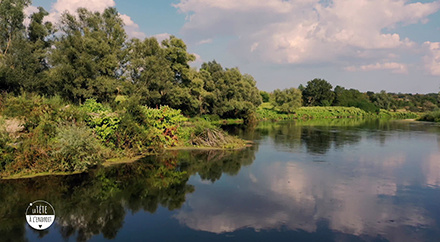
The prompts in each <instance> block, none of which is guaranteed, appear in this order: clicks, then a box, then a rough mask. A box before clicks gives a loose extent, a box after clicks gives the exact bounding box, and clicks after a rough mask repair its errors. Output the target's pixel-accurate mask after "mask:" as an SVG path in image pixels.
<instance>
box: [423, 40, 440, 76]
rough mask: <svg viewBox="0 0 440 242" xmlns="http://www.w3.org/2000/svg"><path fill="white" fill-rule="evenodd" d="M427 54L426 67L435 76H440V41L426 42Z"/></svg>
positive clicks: (425, 58)
mask: <svg viewBox="0 0 440 242" xmlns="http://www.w3.org/2000/svg"><path fill="white" fill-rule="evenodd" d="M423 46H424V47H425V48H426V49H427V52H428V53H427V55H426V56H425V57H424V58H423V59H424V61H425V67H426V69H427V70H428V71H429V73H431V75H434V76H440V42H429V41H427V42H425V43H424V44H423Z"/></svg>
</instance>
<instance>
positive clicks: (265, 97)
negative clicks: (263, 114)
mask: <svg viewBox="0 0 440 242" xmlns="http://www.w3.org/2000/svg"><path fill="white" fill-rule="evenodd" d="M260 95H261V101H262V102H264V103H267V102H269V99H270V95H269V93H268V92H265V91H260Z"/></svg>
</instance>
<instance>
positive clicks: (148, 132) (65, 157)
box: [0, 94, 246, 177]
mask: <svg viewBox="0 0 440 242" xmlns="http://www.w3.org/2000/svg"><path fill="white" fill-rule="evenodd" d="M3 100H4V101H3V102H2V106H1V108H0V117H1V118H0V155H1V157H0V177H15V176H20V177H24V176H28V175H37V174H43V175H48V174H64V173H66V174H70V173H74V172H83V171H85V170H87V169H89V168H91V167H96V166H100V165H103V164H106V165H108V164H112V163H121V162H123V163H125V162H126V161H127V160H128V161H132V160H133V157H137V156H140V155H145V154H155V153H157V152H159V151H161V150H164V149H167V148H170V147H191V148H215V149H237V148H242V147H245V146H246V142H245V141H244V140H241V139H239V138H236V137H233V136H230V135H228V134H227V133H226V132H224V131H222V130H221V129H220V128H218V127H217V126H215V125H213V124H212V123H210V122H208V121H206V120H204V119H191V120H188V118H186V117H184V116H183V115H182V114H181V113H180V110H175V109H172V108H169V107H167V106H162V107H160V108H148V107H145V106H142V105H139V104H138V103H137V102H136V100H134V99H128V100H126V101H123V102H121V103H116V104H114V105H112V106H110V105H104V104H101V103H98V102H96V101H95V100H94V99H89V100H87V101H86V102H85V103H83V104H82V105H73V104H69V103H65V102H64V101H63V100H62V99H61V98H59V97H52V98H44V97H41V96H35V95H28V94H27V95H26V94H25V95H23V96H19V97H14V96H8V97H4V98H3Z"/></svg>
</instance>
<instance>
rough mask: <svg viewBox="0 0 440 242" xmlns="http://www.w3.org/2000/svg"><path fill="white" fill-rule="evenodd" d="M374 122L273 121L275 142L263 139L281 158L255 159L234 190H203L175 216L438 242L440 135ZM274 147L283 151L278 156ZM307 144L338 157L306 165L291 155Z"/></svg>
mask: <svg viewBox="0 0 440 242" xmlns="http://www.w3.org/2000/svg"><path fill="white" fill-rule="evenodd" d="M370 125H371V123H369V122H367V123H363V124H362V125H360V126H354V127H344V128H335V127H331V126H330V127H328V126H327V127H325V126H319V127H318V126H310V127H309V126H304V125H298V124H282V123H278V124H275V125H269V124H266V125H265V126H263V128H262V129H263V132H264V133H265V135H267V136H269V137H270V138H271V139H269V140H264V137H263V138H262V140H261V141H260V151H259V152H261V153H270V154H273V160H272V161H268V160H267V159H259V157H261V154H260V153H257V158H256V161H255V162H254V164H253V165H252V166H251V167H250V168H249V169H247V170H246V171H244V172H242V173H240V177H235V178H230V179H229V181H223V183H226V184H229V185H230V188H229V189H224V184H222V186H217V184H213V185H206V184H196V187H197V189H196V191H195V193H194V194H193V195H192V196H191V197H190V198H189V200H188V204H189V205H190V208H188V209H183V210H180V211H179V212H178V214H177V215H176V218H177V219H178V220H179V221H180V222H181V223H183V224H185V225H186V226H188V227H190V228H192V229H194V230H200V231H208V232H212V233H233V232H235V231H240V230H243V229H246V228H252V229H254V230H255V231H265V230H273V229H275V230H278V231H280V230H283V229H284V228H287V229H288V230H291V231H306V232H308V233H320V232H319V229H320V227H321V229H322V226H324V227H325V228H326V229H329V230H331V231H333V234H339V235H341V234H343V235H347V236H348V235H351V236H356V237H355V238H358V239H359V240H362V238H363V239H366V240H374V239H377V240H390V241H432V240H433V239H434V238H439V237H440V228H439V226H438V224H439V223H440V209H439V205H438V203H437V201H438V197H440V186H439V185H440V152H439V150H438V147H437V146H438V144H437V142H436V141H437V138H438V133H439V132H440V128H439V127H438V126H428V127H425V126H424V125H423V124H421V126H417V127H416V128H414V127H412V126H413V125H414V124H410V123H402V122H396V123H389V124H386V125H385V124H383V125H381V124H378V123H376V125H377V127H378V130H376V129H369V127H370ZM260 128H261V127H260ZM411 130H412V131H411ZM335 131H337V132H335ZM415 131H422V132H415ZM377 132H379V133H382V132H383V134H382V135H378V134H376V133H377ZM323 136H325V138H319V137H323ZM377 137H379V138H377ZM382 137H385V138H382ZM292 139H293V140H294V141H292ZM272 141H273V142H274V145H275V146H276V147H278V150H279V151H278V153H274V152H273V151H271V149H272V147H270V144H271V142H272ZM303 144H304V145H305V146H306V152H307V153H309V154H324V153H326V152H328V153H329V154H331V155H329V156H328V158H327V160H328V161H329V162H326V163H311V162H305V161H307V160H308V158H307V156H306V158H304V155H301V154H297V153H293V154H292V150H295V149H298V147H300V146H301V145H303ZM346 145H349V146H346ZM280 146H281V148H280ZM286 147H287V148H288V149H286ZM333 151H339V152H337V153H335V152H333ZM234 187H239V188H240V189H234ZM206 194H209V196H206ZM225 197H227V198H233V199H230V200H227V201H225ZM273 234H274V236H275V235H276V233H273ZM347 238H348V237H347ZM358 239H354V238H352V237H351V239H348V240H358Z"/></svg>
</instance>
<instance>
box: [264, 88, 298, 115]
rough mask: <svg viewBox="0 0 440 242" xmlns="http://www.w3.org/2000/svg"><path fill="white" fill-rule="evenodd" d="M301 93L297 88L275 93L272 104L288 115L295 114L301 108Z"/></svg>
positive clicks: (277, 90)
mask: <svg viewBox="0 0 440 242" xmlns="http://www.w3.org/2000/svg"><path fill="white" fill-rule="evenodd" d="M301 102H302V95H301V91H300V90H299V89H296V88H289V89H284V90H282V91H281V90H279V89H276V90H275V91H273V94H272V99H271V103H272V105H273V106H274V107H275V108H277V109H278V110H280V111H282V112H286V113H293V112H295V110H297V109H298V108H299V107H301Z"/></svg>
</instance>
